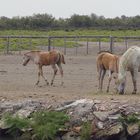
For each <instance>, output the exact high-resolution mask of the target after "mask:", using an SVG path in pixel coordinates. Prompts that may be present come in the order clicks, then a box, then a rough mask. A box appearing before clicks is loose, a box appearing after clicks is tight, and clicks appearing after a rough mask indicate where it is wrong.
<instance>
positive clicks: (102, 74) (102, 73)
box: [101, 69, 106, 91]
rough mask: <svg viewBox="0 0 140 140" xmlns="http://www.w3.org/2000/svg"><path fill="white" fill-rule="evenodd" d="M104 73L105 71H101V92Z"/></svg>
mask: <svg viewBox="0 0 140 140" xmlns="http://www.w3.org/2000/svg"><path fill="white" fill-rule="evenodd" d="M105 73H106V70H105V69H102V72H101V91H102V87H103V80H104V76H105Z"/></svg>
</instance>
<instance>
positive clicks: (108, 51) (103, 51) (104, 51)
mask: <svg viewBox="0 0 140 140" xmlns="http://www.w3.org/2000/svg"><path fill="white" fill-rule="evenodd" d="M100 53H110V54H112V52H110V51H99V52H98V54H100Z"/></svg>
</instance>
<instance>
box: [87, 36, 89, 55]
mask: <svg viewBox="0 0 140 140" xmlns="http://www.w3.org/2000/svg"><path fill="white" fill-rule="evenodd" d="M88 47H89V44H88V38H87V54H88V49H89V48H88Z"/></svg>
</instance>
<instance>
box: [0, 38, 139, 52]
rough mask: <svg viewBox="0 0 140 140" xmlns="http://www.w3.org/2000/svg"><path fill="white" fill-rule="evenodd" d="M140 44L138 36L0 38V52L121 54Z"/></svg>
mask: <svg viewBox="0 0 140 140" xmlns="http://www.w3.org/2000/svg"><path fill="white" fill-rule="evenodd" d="M139 44H140V36H122V37H120V36H119V37H118V36H0V51H1V52H2V53H4V54H11V53H15V52H16V53H19V54H20V53H21V52H22V51H24V50H33V49H39V50H46V51H49V50H51V49H56V48H57V49H58V50H61V51H62V52H63V53H64V54H65V55H78V54H84V55H88V54H92V52H94V51H95V47H96V48H97V49H96V50H97V51H102V50H108V51H110V52H117V49H118V48H119V51H120V52H123V51H125V50H127V49H128V48H129V46H132V45H139Z"/></svg>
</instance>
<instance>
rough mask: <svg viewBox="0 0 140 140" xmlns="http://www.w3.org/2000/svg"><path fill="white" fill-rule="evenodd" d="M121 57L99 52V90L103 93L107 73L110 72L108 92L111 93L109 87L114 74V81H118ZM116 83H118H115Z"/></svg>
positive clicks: (97, 61)
mask: <svg viewBox="0 0 140 140" xmlns="http://www.w3.org/2000/svg"><path fill="white" fill-rule="evenodd" d="M118 63H119V56H117V55H115V54H111V53H110V52H106V51H102V52H99V53H98V55H97V58H96V64H97V72H98V78H99V90H100V91H102V86H103V79H104V76H105V74H106V71H107V70H108V71H109V79H108V85H107V92H109V86H110V82H111V79H112V74H113V73H114V79H116V80H117V73H118ZM115 83H116V81H115Z"/></svg>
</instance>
